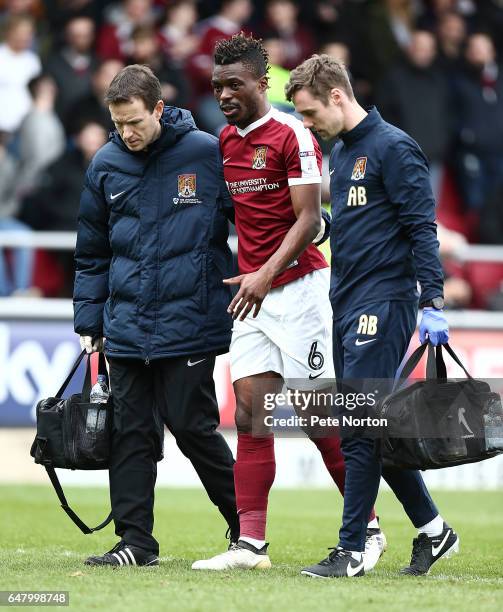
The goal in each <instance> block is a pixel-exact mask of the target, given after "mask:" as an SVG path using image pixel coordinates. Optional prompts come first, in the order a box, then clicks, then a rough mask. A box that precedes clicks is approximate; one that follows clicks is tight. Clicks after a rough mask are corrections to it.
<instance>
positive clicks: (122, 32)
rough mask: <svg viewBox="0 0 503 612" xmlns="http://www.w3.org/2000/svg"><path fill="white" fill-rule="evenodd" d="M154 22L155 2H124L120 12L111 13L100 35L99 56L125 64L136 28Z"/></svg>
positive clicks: (128, 0) (137, 0)
mask: <svg viewBox="0 0 503 612" xmlns="http://www.w3.org/2000/svg"><path fill="white" fill-rule="evenodd" d="M153 22H154V10H153V0H124V2H123V3H122V7H120V9H119V10H118V11H111V13H110V16H109V19H108V22H107V23H105V25H103V27H102V28H101V30H100V32H99V34H98V41H97V52H98V56H99V57H100V58H101V59H117V60H120V61H122V62H125V61H126V58H127V56H128V54H129V53H130V52H131V48H132V43H131V34H132V32H133V30H134V28H135V27H136V26H139V25H150V24H152V23H153Z"/></svg>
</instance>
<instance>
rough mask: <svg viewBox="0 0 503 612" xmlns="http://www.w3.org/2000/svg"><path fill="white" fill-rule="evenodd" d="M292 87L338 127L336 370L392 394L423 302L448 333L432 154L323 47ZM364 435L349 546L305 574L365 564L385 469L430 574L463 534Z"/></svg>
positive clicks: (351, 467)
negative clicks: (358, 92)
mask: <svg viewBox="0 0 503 612" xmlns="http://www.w3.org/2000/svg"><path fill="white" fill-rule="evenodd" d="M286 93H287V97H288V99H292V100H293V102H294V104H295V108H296V110H297V111H298V112H300V113H301V114H302V116H303V118H304V125H305V126H306V127H308V128H313V129H314V130H316V131H317V132H318V133H319V134H320V135H321V136H322V137H323V138H327V139H328V138H334V137H336V136H339V137H340V141H339V142H337V143H336V145H335V146H334V149H333V151H332V155H331V158H330V195H331V204H332V224H331V235H330V247H331V251H332V273H331V282H330V301H331V304H332V309H333V317H334V325H333V330H334V333H333V351H334V366H335V373H336V376H337V378H338V379H339V383H341V384H342V383H343V382H344V384H348V383H349V384H350V386H351V387H353V388H354V385H355V384H356V385H361V390H367V392H370V391H371V392H373V393H375V390H376V388H377V391H379V390H380V391H381V394H382V393H383V392H384V393H385V392H386V391H389V389H387V387H388V385H387V381H392V380H393V378H394V376H395V374H396V371H397V369H398V367H399V365H400V362H401V360H402V359H403V357H404V355H405V352H406V350H407V347H408V345H409V342H410V339H411V337H412V334H413V333H414V330H415V327H416V316H417V307H418V303H419V305H420V306H421V307H422V308H423V317H422V321H421V325H420V341H421V342H425V341H429V342H431V343H432V344H434V345H437V344H443V343H445V342H447V340H448V325H447V321H446V319H445V317H444V314H443V312H442V307H443V274H442V268H441V265H440V260H439V255H438V241H437V237H436V225H435V202H434V199H433V195H432V192H431V187H430V182H429V177H428V164H427V161H426V158H425V156H424V154H423V152H422V151H421V149H420V148H419V146H418V145H417V143H416V142H415V141H414V140H413V139H412V138H410V137H409V136H408V135H407V134H405V133H404V132H402V131H401V130H399V129H398V128H396V127H394V126H392V125H390V124H389V123H386V122H385V121H383V120H382V118H381V116H380V115H379V113H378V112H377V110H376V109H375V108H372V109H370V111H369V112H366V111H365V110H364V109H363V108H362V107H361V106H360V105H359V104H358V102H357V101H356V100H355V97H354V94H353V90H352V87H351V84H350V82H349V78H348V74H347V72H346V70H345V68H344V66H343V65H342V64H341V63H340V62H338V61H337V60H335V59H333V58H331V57H329V56H327V55H321V56H313V57H312V58H310V59H309V60H306V61H305V62H304V63H303V64H301V65H300V66H299V67H297V68H296V69H295V70H294V71H292V73H291V75H290V82H289V83H288V85H287V87H286ZM418 281H419V283H420V285H421V293H420V295H419V293H418V290H417V283H418ZM359 390H360V389H359ZM369 406H370V400H369ZM346 415H347V413H346ZM351 433H352V434H354V433H355V432H351ZM356 433H357V435H344V432H343V438H342V442H341V448H342V452H343V455H344V462H345V465H346V485H345V490H344V513H343V520H342V527H341V529H340V531H339V545H338V546H337V547H336V548H335V549H334V550H333V552H332V553H330V555H329V556H328V557H327V558H326V559H323V560H322V561H320V563H317V564H315V565H312V566H310V567H308V568H305V569H304V570H303V572H302V573H303V574H306V575H309V576H318V577H323V578H330V577H352V576H362V575H363V574H364V563H363V559H362V552H363V551H364V549H365V530H366V517H367V516H368V512H369V511H370V508H371V507H372V504H373V503H374V502H375V498H376V496H377V492H378V488H379V480H380V477H381V472H382V475H383V477H384V479H385V480H386V481H387V482H388V484H389V485H390V487H391V489H392V490H393V492H394V493H395V495H396V496H397V498H398V499H399V500H400V502H401V503H402V505H403V507H404V510H405V512H406V513H407V515H408V516H409V518H410V520H411V521H412V523H413V524H414V526H415V527H416V528H417V529H418V532H419V533H418V537H417V538H415V539H414V542H413V549H412V558H411V562H410V564H409V566H407V567H406V568H404V569H403V570H402V573H404V574H410V575H420V574H426V573H428V571H429V569H430V567H431V565H432V564H433V563H435V562H436V561H437V560H438V559H440V558H441V557H447V556H449V555H450V554H451V553H452V552H455V551H457V549H458V546H459V541H458V537H457V535H456V533H455V532H454V531H453V529H451V527H450V526H449V525H447V524H446V523H445V522H444V521H443V519H442V517H441V516H440V514H439V512H438V510H437V508H436V506H435V504H434V502H433V500H432V499H431V497H430V495H429V493H428V490H427V489H426V486H425V484H424V482H423V479H422V477H421V475H420V473H419V472H418V471H414V470H397V469H389V468H382V466H381V464H380V462H379V461H378V459H377V458H376V457H375V454H374V440H373V439H371V437H370V435H369V434H368V432H356Z"/></svg>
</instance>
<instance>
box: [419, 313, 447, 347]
mask: <svg viewBox="0 0 503 612" xmlns="http://www.w3.org/2000/svg"><path fill="white" fill-rule="evenodd" d="M427 341H429V342H430V343H431V344H433V346H438V345H439V344H445V343H446V342H449V325H448V323H447V319H446V318H445V315H444V311H443V310H436V309H435V308H423V318H422V319H421V323H420V325H419V342H421V344H424V343H425V342H427Z"/></svg>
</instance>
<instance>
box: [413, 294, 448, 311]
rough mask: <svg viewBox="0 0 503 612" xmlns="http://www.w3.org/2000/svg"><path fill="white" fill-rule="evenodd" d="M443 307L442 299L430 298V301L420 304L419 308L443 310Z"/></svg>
mask: <svg viewBox="0 0 503 612" xmlns="http://www.w3.org/2000/svg"><path fill="white" fill-rule="evenodd" d="M444 305H445V303H444V298H443V297H435V298H431V299H430V300H425V301H424V302H420V303H419V308H433V309H434V310H443V308H444Z"/></svg>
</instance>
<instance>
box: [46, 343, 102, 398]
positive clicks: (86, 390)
mask: <svg viewBox="0 0 503 612" xmlns="http://www.w3.org/2000/svg"><path fill="white" fill-rule="evenodd" d="M86 355H87V353H86V351H85V350H83V351H82V352H81V353H80V355H78V356H77V359H76V360H75V363H74V364H73V366H72V369H71V370H70V372H69V374H68V376H67V377H66V378H65V380H64V382H63V384H62V385H61V387H60V388H59V391H58V392H57V393H56V398H58V399H61V397H62V396H63V393H64V392H65V390H66V388H67V387H68V385H69V384H70V381H71V380H72V378H73V376H74V375H75V372H76V371H77V369H78V367H79V365H80V363H81V361H82V359H84V357H85V356H86ZM90 357H91V355H89V356H88V359H87V365H86V374H85V377H84V386H83V387H82V396H83V397H84V398H89V395H90V393H91V359H90ZM98 372H99V373H100V374H105V375H106V376H108V372H107V366H106V361H105V355H104V354H103V353H99V357H98Z"/></svg>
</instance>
